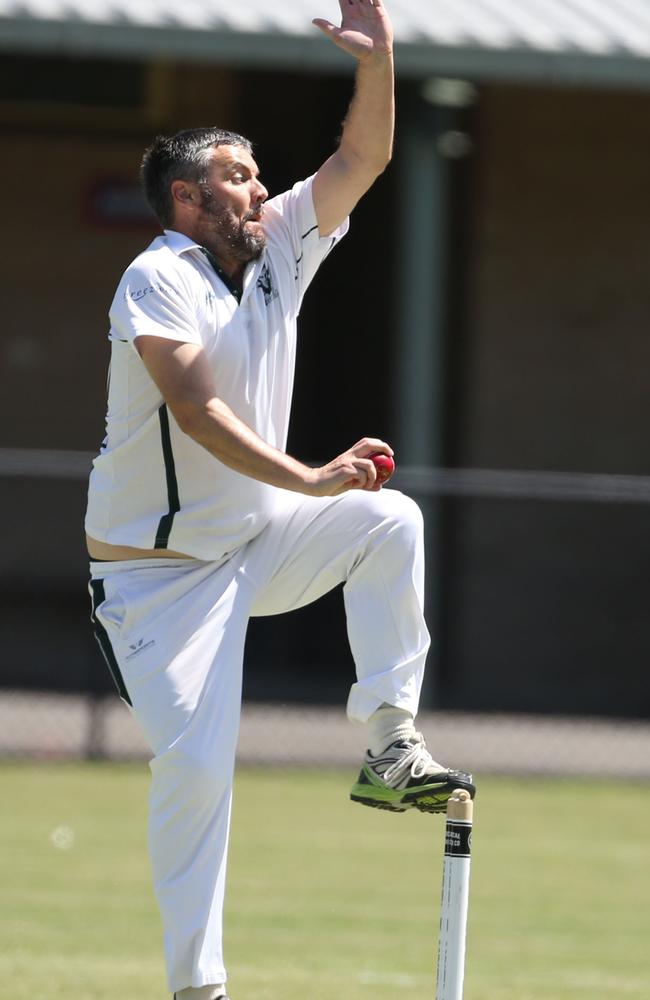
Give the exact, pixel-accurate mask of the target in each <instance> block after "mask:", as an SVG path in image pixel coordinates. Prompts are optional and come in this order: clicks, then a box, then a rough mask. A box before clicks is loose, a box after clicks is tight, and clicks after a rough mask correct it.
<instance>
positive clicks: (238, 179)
mask: <svg viewBox="0 0 650 1000" xmlns="http://www.w3.org/2000/svg"><path fill="white" fill-rule="evenodd" d="M230 179H231V181H232V182H233V184H243V183H244V181H245V180H246V178H245V177H244V175H243V174H232V175H231V178H230Z"/></svg>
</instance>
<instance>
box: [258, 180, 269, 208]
mask: <svg viewBox="0 0 650 1000" xmlns="http://www.w3.org/2000/svg"><path fill="white" fill-rule="evenodd" d="M268 196H269V192H268V191H267V190H266V188H265V187H264V185H263V184H262V182H261V181H260V179H259V178H258V177H256V178H255V200H256V201H259V202H264V201H266V199H267V198H268Z"/></svg>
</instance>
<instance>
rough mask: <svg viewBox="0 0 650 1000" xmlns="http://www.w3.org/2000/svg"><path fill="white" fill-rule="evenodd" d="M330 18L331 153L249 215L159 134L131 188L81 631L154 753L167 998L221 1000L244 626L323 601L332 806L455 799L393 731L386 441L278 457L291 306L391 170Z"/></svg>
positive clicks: (416, 680) (188, 145) (415, 525)
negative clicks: (354, 765) (137, 241)
mask: <svg viewBox="0 0 650 1000" xmlns="http://www.w3.org/2000/svg"><path fill="white" fill-rule="evenodd" d="M340 7H341V15H342V21H341V25H340V27H339V26H336V25H334V24H331V23H330V22H328V21H324V20H321V19H316V20H315V21H314V24H315V25H316V26H317V27H318V28H320V29H321V30H322V31H323V32H324V33H325V35H327V37H328V38H329V39H331V41H332V42H333V43H334V44H335V45H337V46H339V48H341V49H343V50H344V51H345V52H347V53H348V54H349V55H351V56H352V57H353V58H354V59H356V60H357V75H356V89H355V95H354V98H353V100H352V103H351V105H350V108H349V112H348V115H347V119H346V121H345V124H344V128H343V133H342V137H341V140H340V144H339V146H338V148H337V150H336V152H335V153H334V154H333V155H332V156H331V157H330V158H329V159H328V160H327V161H326V162H325V163H324V164H323V165H322V166H321V167H320V169H319V170H318V171H317V172H316V173H315V174H314V175H313V176H312V177H309V178H307V179H306V180H302V181H299V182H298V183H296V184H294V186H293V187H292V188H291V189H290V190H288V191H286V192H285V193H284V194H280V195H278V196H277V197H273V198H270V199H269V197H268V192H267V190H266V188H265V187H264V184H263V182H262V179H261V176H260V173H259V170H258V165H257V163H256V162H255V159H254V157H253V152H252V147H251V144H250V143H249V141H248V140H247V139H245V138H244V137H243V136H240V135H237V134H234V133H232V132H226V131H223V130H221V129H218V128H199V129H191V130H187V131H183V132H180V133H179V134H177V135H175V136H173V137H171V138H168V137H162V136H159V137H158V138H157V139H156V140H155V142H154V143H153V145H152V146H151V147H150V148H149V149H148V150H147V151H146V153H145V155H144V160H143V164H142V180H143V184H144V189H145V192H146V195H147V197H148V199H149V202H150V204H151V206H152V208H153V210H154V212H155V213H156V215H157V217H158V219H159V221H160V224H161V227H162V229H163V231H164V232H163V235H161V236H158V237H157V238H156V239H154V241H153V242H152V243H151V245H150V246H149V247H148V248H147V249H146V250H145V251H144V252H143V253H141V254H140V255H139V256H138V257H137V258H136V259H135V260H134V261H133V263H132V264H130V265H129V267H128V268H127V270H126V271H125V273H124V275H123V277H122V279H121V281H120V283H119V286H118V288H117V291H116V294H115V298H114V299H113V303H112V306H111V309H110V341H111V369H110V388H109V398H108V414H107V421H106V438H105V441H104V443H103V445H102V448H101V452H100V454H99V456H98V457H97V459H96V460H95V462H94V466H93V471H92V474H91V478H90V485H89V496H88V510H87V516H86V532H87V538H88V550H89V553H90V558H91V582H90V590H91V597H92V606H93V611H92V615H93V622H94V627H95V634H96V636H97V639H98V641H99V644H100V646H101V648H102V651H103V653H104V656H105V658H106V661H107V664H108V666H109V668H110V670H111V672H112V674H113V677H114V680H115V682H116V685H117V687H118V690H119V692H120V695H121V697H122V698H123V699H124V701H125V702H126V703H127V704H128V705H130V706H131V709H132V711H133V713H134V715H135V717H136V719H137V721H138V723H139V725H140V727H141V729H142V731H143V733H144V735H145V737H146V739H147V741H148V743H149V745H150V747H151V752H152V760H151V765H150V766H151V774H152V782H151V796H150V819H149V847H150V853H151V859H152V868H153V878H154V885H155V892H156V896H157V899H158V903H159V906H160V910H161V914H162V919H163V926H164V938H165V954H166V961H167V971H168V980H169V988H170V991H171V992H172V993H173V994H174V996H175V998H176V1000H217V998H222V1000H225V998H226V985H225V984H226V969H225V966H224V962H223V954H222V906H223V898H224V887H225V879H226V855H227V847H228V833H229V821H230V804H231V792H232V781H233V770H234V761H235V747H236V742H237V734H238V725H239V715H240V701H241V676H242V660H243V648H244V639H245V635H246V627H247V623H248V620H249V618H250V617H251V616H252V615H274V614H279V613H281V612H284V611H289V610H291V609H293V608H298V607H300V606H302V605H305V604H307V603H309V602H311V601H314V600H316V599H317V598H318V597H320V596H321V595H322V594H324V593H326V592H328V591H329V590H331V589H332V588H333V587H335V586H337V585H338V584H339V583H343V584H344V600H345V608H346V615H347V624H348V634H349V641H350V646H351V649H352V653H353V657H354V661H355V666H356V682H355V683H354V684H353V686H352V688H351V691H350V695H349V699H348V704H347V711H348V715H349V717H350V719H351V720H353V721H356V722H358V723H362V724H364V725H365V726H366V730H367V746H368V750H367V753H366V756H365V760H364V761H363V765H362V768H361V773H360V775H359V778H358V780H357V782H356V784H355V785H354V787H353V789H352V798H353V799H354V800H356V801H358V802H361V803H364V804H365V805H368V806H375V807H378V808H380V809H388V810H392V811H395V812H402V811H404V810H406V809H410V808H419V809H422V810H425V811H431V812H436V811H440V810H442V809H444V807H445V803H446V800H447V798H448V796H449V794H450V792H451V791H452V790H453V789H454V788H466V789H468V791H469V792H470V794H473V792H474V789H473V786H472V783H471V776H470V775H468V774H465V773H464V772H459V771H451V770H449V769H448V768H447V767H444V766H443V765H441V764H438V763H437V762H436V761H434V760H433V759H432V757H431V756H430V754H429V752H428V750H427V748H426V746H425V744H424V740H423V738H422V736H421V735H420V734H419V733H418V732H416V730H415V726H414V716H415V714H416V711H417V707H418V698H419V693H420V687H421V682H422V674H423V669H424V661H425V657H426V653H427V649H428V646H429V635H428V632H427V628H426V625H425V622H424V618H423V576H424V566H423V541H422V518H421V515H420V512H419V510H418V508H417V506H416V505H415V504H414V503H413V501H411V500H410V499H408V498H407V497H405V496H403V495H402V494H401V493H399V492H397V491H395V490H388V489H382V488H381V487H380V486H379V484H378V483H377V478H376V470H375V466H374V464H373V462H372V460H371V459H370V458H369V456H370V455H371V454H372V453H373V452H380V453H383V454H386V455H391V454H392V451H391V448H390V446H389V445H388V444H387V443H386V442H385V441H381V440H379V439H377V438H373V437H363V438H362V439H361V440H359V441H357V443H356V444H354V445H352V447H350V448H348V450H347V451H345V452H343V454H341V455H339V456H338V457H337V458H334V459H333V460H332V461H331V462H329V463H328V464H327V465H324V466H322V467H320V468H310V467H308V466H307V465H305V464H303V463H302V462H301V461H298V460H297V459H295V458H293V457H291V456H290V455H288V454H287V453H286V451H285V447H286V440H287V430H288V424H289V411H290V407H291V395H292V384H293V377H294V361H295V350H296V318H297V315H298V311H299V309H300V304H301V301H302V297H303V295H304V293H305V291H306V289H307V286H308V285H309V283H310V282H311V280H312V278H313V277H314V275H315V273H316V271H317V269H318V267H319V265H320V264H321V262H322V261H323V260H324V258H325V257H326V256H327V255H328V254H329V252H330V251H331V250H332V249H333V248H334V247H335V246H336V244H337V243H338V242H339V240H340V239H341V238H342V237H343V236H344V234H345V233H346V231H347V227H348V221H347V220H348V215H349V213H350V211H351V210H352V209H353V208H354V206H355V205H356V203H357V202H358V200H359V199H360V198H361V196H362V195H363V194H364V193H365V192H366V191H367V190H368V188H369V187H370V186H371V185H372V183H373V182H374V180H375V179H376V177H377V176H378V175H379V174H380V173H381V172H382V171H383V170H384V169H385V167H386V165H387V164H388V162H389V160H390V156H391V146H392V136H393V63H392V28H391V24H390V21H389V18H388V15H387V13H386V10H385V8H384V6H383V2H382V0H340ZM350 290H351V293H352V292H353V287H352V285H351V289H350ZM304 666H305V668H308V669H311V668H309V666H308V665H307V664H305V665H304Z"/></svg>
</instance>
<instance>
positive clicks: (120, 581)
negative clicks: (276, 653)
mask: <svg viewBox="0 0 650 1000" xmlns="http://www.w3.org/2000/svg"><path fill="white" fill-rule="evenodd" d="M237 569H238V567H237V565H236V564H235V562H234V561H231V562H229V563H228V564H226V565H224V566H221V567H215V566H214V565H211V564H210V563H200V562H198V561H196V562H192V563H190V564H186V565H173V564H172V565H170V564H165V565H161V566H143V567H142V568H138V567H136V568H130V569H129V570H128V571H125V572H116V571H115V570H112V569H107V572H106V576H105V579H104V580H103V586H104V590H105V594H106V600H105V601H104V602H103V603H102V604H101V605H100V606H99V607H98V608H97V609H96V615H97V618H98V620H99V621H100V623H101V625H102V626H103V628H104V629H105V632H106V635H107V637H108V639H109V640H110V645H111V649H112V652H113V654H114V657H115V661H116V663H117V665H118V667H119V670H120V672H121V676H122V679H123V682H124V686H125V689H126V693H127V694H128V698H129V699H130V702H131V705H132V709H133V712H134V714H135V716H136V718H137V719H138V722H139V724H140V726H141V728H142V730H143V732H144V735H145V736H146V738H147V740H148V742H149V744H150V746H151V748H152V750H153V751H154V753H160V752H161V751H162V750H163V749H164V748H166V747H169V746H171V745H172V744H173V743H174V742H175V741H176V740H178V739H179V737H180V736H181V734H182V733H184V732H185V731H186V730H187V728H188V726H190V725H191V724H192V723H193V721H194V719H195V716H196V714H197V711H198V709H199V707H200V706H201V705H203V704H206V703H207V702H213V701H214V702H215V703H218V702H220V701H221V700H223V701H224V703H225V704H226V705H227V706H228V710H227V711H226V712H225V715H226V717H228V716H229V715H232V713H231V712H229V708H230V707H231V706H232V704H235V703H236V701H237V698H238V692H239V684H240V676H239V675H240V663H241V659H242V654H243V646H244V639H245V634H246V625H247V622H248V616H249V606H250V594H249V593H248V591H247V590H246V588H244V589H242V588H240V587H239V586H238V572H237ZM235 717H236V714H235Z"/></svg>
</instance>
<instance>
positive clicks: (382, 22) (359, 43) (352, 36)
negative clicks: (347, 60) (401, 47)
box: [312, 0, 393, 60]
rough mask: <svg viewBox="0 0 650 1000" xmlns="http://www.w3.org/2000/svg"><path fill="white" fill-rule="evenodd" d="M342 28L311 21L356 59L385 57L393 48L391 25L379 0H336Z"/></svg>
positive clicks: (327, 23) (329, 22)
mask: <svg viewBox="0 0 650 1000" xmlns="http://www.w3.org/2000/svg"><path fill="white" fill-rule="evenodd" d="M339 7H340V8H341V27H340V28H337V27H336V25H335V24H332V22H331V21H326V20H324V19H323V18H321V17H315V18H314V20H313V21H312V24H315V25H316V27H317V28H320V30H321V31H322V32H323V34H324V35H327V37H328V38H330V39H331V40H332V41H333V42H334V44H335V45H337V46H338V47H339V48H340V49H343V51H344V52H347V53H348V54H349V55H351V56H354V58H355V59H358V60H362V59H369V58H372V57H376V56H386V55H388V54H389V53H390V52H392V49H393V28H392V25H391V23H390V19H389V17H388V14H387V13H386V8H385V7H384V5H383V2H382V0H339Z"/></svg>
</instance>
